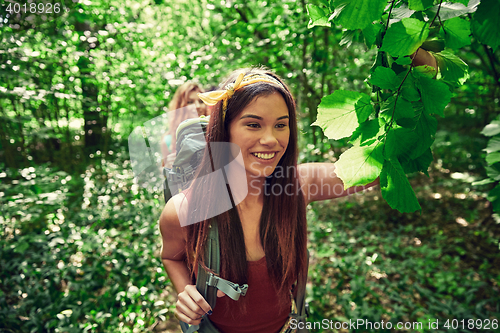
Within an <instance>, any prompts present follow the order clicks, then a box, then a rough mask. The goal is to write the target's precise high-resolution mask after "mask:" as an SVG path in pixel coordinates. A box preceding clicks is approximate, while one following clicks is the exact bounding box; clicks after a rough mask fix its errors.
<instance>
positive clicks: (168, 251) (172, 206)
mask: <svg viewBox="0 0 500 333" xmlns="http://www.w3.org/2000/svg"><path fill="white" fill-rule="evenodd" d="M184 201H185V196H184V194H177V195H175V196H173V197H172V198H171V199H170V200H169V201H168V202H167V203H166V204H165V207H164V208H163V211H162V213H161V215H160V233H161V237H162V242H163V248H162V258H163V259H175V257H177V256H178V255H179V254H181V253H182V252H183V251H184V248H185V244H186V239H187V234H186V230H185V228H183V227H182V226H181V223H180V221H179V215H182V211H180V210H183V209H185V208H184V206H185V205H183V202H184Z"/></svg>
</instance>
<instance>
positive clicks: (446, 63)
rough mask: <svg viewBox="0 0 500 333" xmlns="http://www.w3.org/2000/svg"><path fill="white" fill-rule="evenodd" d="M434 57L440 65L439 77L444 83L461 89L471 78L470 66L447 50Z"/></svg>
mask: <svg viewBox="0 0 500 333" xmlns="http://www.w3.org/2000/svg"><path fill="white" fill-rule="evenodd" d="M434 57H435V58H436V61H437V63H438V66H439V75H440V76H441V78H442V79H443V81H445V82H447V83H449V84H451V85H452V86H455V87H459V86H461V85H463V84H464V83H465V81H467V79H468V78H469V66H467V64H466V63H465V62H464V61H463V60H462V59H460V58H459V57H457V56H456V55H454V54H453V53H451V52H449V51H447V50H445V51H443V52H439V53H436V54H434Z"/></svg>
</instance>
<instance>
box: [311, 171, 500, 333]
mask: <svg viewBox="0 0 500 333" xmlns="http://www.w3.org/2000/svg"><path fill="white" fill-rule="evenodd" d="M447 172H449V170H446V169H441V170H433V171H432V172H431V179H429V178H427V177H425V176H418V177H414V178H413V179H412V181H411V182H412V185H413V188H414V189H415V192H416V193H417V197H418V199H419V201H420V204H421V206H422V213H420V212H416V213H413V214H401V213H399V212H396V211H394V210H392V209H390V207H388V205H387V204H386V203H385V202H384V201H383V200H382V199H381V196H380V190H378V189H373V190H370V191H368V192H367V193H364V194H362V195H354V196H352V197H349V198H344V199H337V200H335V201H326V202H318V203H314V204H313V205H311V209H310V210H309V218H308V221H309V231H310V235H309V240H310V252H311V266H310V269H309V281H310V286H309V287H310V290H309V304H310V312H311V315H310V317H309V321H311V322H314V321H316V322H321V321H322V320H323V319H328V320H333V322H334V323H335V322H345V321H349V320H352V321H356V320H358V319H363V320H367V321H370V322H372V323H375V322H378V323H380V322H381V321H382V320H383V321H384V322H385V323H387V322H391V323H392V326H393V329H392V330H389V329H385V330H384V329H374V328H373V329H370V328H369V327H368V328H367V327H364V326H362V325H361V326H359V327H357V329H356V330H352V329H351V330H342V329H340V330H338V331H339V332H354V331H355V332H370V331H376V332H396V331H409V332H429V331H442V332H476V331H477V328H476V329H469V328H468V327H467V325H465V327H462V324H460V325H456V326H455V327H456V329H455V330H454V329H453V327H450V328H445V327H444V325H445V324H446V321H447V320H448V319H450V320H453V319H457V320H462V319H465V322H467V320H468V319H475V320H478V319H480V320H481V321H482V322H485V319H490V320H493V319H497V320H498V319H499V318H500V287H499V284H500V249H499V239H500V224H497V223H496V222H495V220H494V219H493V218H492V216H491V209H490V207H489V203H488V202H487V201H486V199H485V198H484V196H483V195H481V193H477V192H474V191H473V190H471V189H470V183H467V182H466V181H467V180H464V179H459V178H460V177H458V175H457V174H447ZM436 320H439V330H432V329H429V323H434V322H435V321H436ZM398 322H401V323H414V322H421V323H422V329H419V327H418V326H417V325H416V326H414V328H409V329H403V330H396V329H395V327H396V325H397V323H398ZM449 323H451V321H450V322H449ZM478 323H479V322H478ZM407 325H409V324H407ZM412 325H413V324H412ZM318 327H319V325H318ZM408 327H410V326H408ZM497 327H498V326H497ZM313 331H325V332H330V331H332V329H331V327H329V328H328V329H325V330H322V329H318V330H313ZM333 331H337V330H335V328H333ZM483 331H484V330H483ZM486 331H489V332H494V331H498V330H495V329H493V328H492V327H491V326H490V330H486Z"/></svg>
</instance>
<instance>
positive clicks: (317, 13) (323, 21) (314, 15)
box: [306, 4, 332, 29]
mask: <svg viewBox="0 0 500 333" xmlns="http://www.w3.org/2000/svg"><path fill="white" fill-rule="evenodd" d="M306 8H307V14H309V17H310V18H311V19H310V20H309V23H308V24H307V28H309V29H311V28H312V27H314V26H323V27H331V26H332V24H331V22H330V21H329V20H328V16H329V13H327V12H326V11H325V10H324V9H323V8H321V7H319V6H316V5H311V4H307V5H306Z"/></svg>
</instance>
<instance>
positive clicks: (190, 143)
mask: <svg viewBox="0 0 500 333" xmlns="http://www.w3.org/2000/svg"><path fill="white" fill-rule="evenodd" d="M209 120H210V116H209V117H205V116H201V117H200V118H190V119H187V120H184V121H183V122H182V123H180V124H179V127H177V130H176V138H177V142H176V144H175V149H176V151H177V155H176V156H175V160H174V163H173V164H172V167H171V168H167V167H164V168H163V176H164V177H165V180H164V182H163V195H164V197H165V202H167V201H168V200H169V199H170V198H171V197H172V195H173V194H177V193H180V192H181V191H183V190H185V189H186V188H188V186H189V184H190V183H191V181H192V180H193V178H194V176H195V173H196V169H197V167H198V166H199V165H200V162H201V159H202V158H203V153H204V150H205V147H206V145H207V142H206V140H205V133H206V130H207V126H208V122H209ZM200 127H201V129H202V132H201V131H200Z"/></svg>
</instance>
